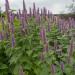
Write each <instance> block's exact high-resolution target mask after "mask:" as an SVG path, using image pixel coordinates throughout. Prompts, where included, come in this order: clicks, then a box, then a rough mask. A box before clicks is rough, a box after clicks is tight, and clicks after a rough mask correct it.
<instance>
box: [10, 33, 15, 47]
mask: <svg viewBox="0 0 75 75" xmlns="http://www.w3.org/2000/svg"><path fill="white" fill-rule="evenodd" d="M11 43H12V48H14V47H15V37H14V34H12V35H11Z"/></svg>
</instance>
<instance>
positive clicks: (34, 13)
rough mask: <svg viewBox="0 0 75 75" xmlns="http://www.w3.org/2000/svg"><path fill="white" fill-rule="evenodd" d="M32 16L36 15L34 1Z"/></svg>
mask: <svg viewBox="0 0 75 75" xmlns="http://www.w3.org/2000/svg"><path fill="white" fill-rule="evenodd" d="M33 16H34V17H35V16H36V7H35V3H33Z"/></svg>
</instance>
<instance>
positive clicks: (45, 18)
mask: <svg viewBox="0 0 75 75" xmlns="http://www.w3.org/2000/svg"><path fill="white" fill-rule="evenodd" d="M9 8H10V7H9V3H8V0H6V15H5V17H2V16H1V17H0V29H1V30H0V75H74V73H75V20H74V19H73V18H69V19H67V20H65V19H61V18H59V17H56V16H54V15H53V14H51V13H49V11H48V13H47V10H46V8H44V9H43V10H41V14H40V13H39V8H38V9H36V7H35V3H34V4H33V12H32V11H31V8H30V13H29V14H27V10H26V8H25V3H24V0H23V12H21V11H20V10H19V12H18V13H17V14H16V15H15V14H14V13H13V12H12V11H9Z"/></svg>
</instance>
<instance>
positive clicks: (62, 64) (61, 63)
mask: <svg viewBox="0 0 75 75" xmlns="http://www.w3.org/2000/svg"><path fill="white" fill-rule="evenodd" d="M60 66H61V70H62V72H64V63H63V62H60Z"/></svg>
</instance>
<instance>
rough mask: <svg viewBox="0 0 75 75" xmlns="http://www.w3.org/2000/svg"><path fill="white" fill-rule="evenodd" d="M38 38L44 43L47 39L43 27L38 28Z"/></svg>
mask: <svg viewBox="0 0 75 75" xmlns="http://www.w3.org/2000/svg"><path fill="white" fill-rule="evenodd" d="M40 38H41V40H42V41H43V42H44V44H45V43H46V41H47V39H46V30H45V28H44V27H41V29H40Z"/></svg>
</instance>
